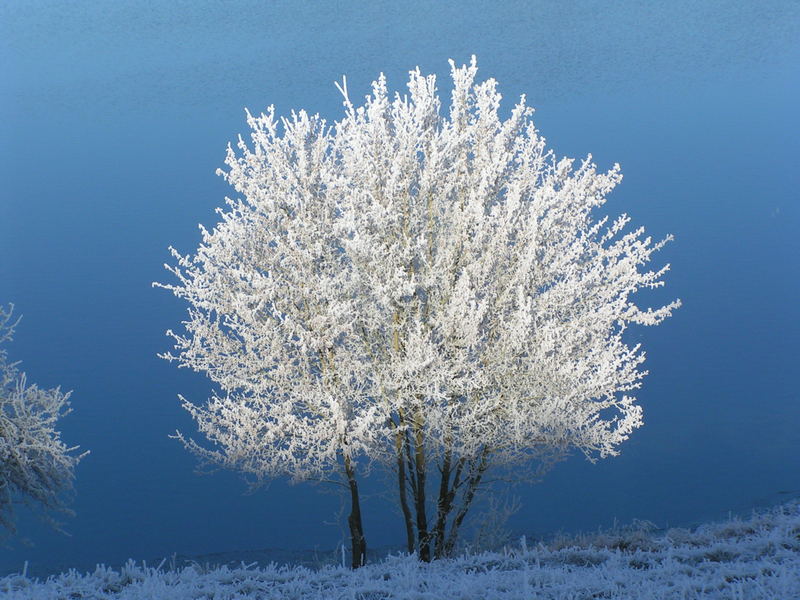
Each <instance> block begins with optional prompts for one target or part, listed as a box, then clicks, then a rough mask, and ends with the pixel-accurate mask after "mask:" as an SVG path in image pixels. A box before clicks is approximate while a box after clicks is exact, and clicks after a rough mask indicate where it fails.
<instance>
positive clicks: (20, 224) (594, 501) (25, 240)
mask: <svg viewBox="0 0 800 600" xmlns="http://www.w3.org/2000/svg"><path fill="white" fill-rule="evenodd" d="M565 4H567V5H566V6H565ZM606 4H607V3H604V2H587V1H582V2H574V3H554V2H553V3H550V2H510V1H509V2H498V3H492V4H491V9H488V8H487V7H488V6H489V5H490V4H489V3H486V2H463V1H462V2H433V3H429V2H406V3H393V2H392V3H390V2H385V3H384V2H328V3H319V4H317V3H305V2H231V3H222V2H188V1H187V2H162V3H160V2H121V3H101V2H82V3H77V4H75V5H68V4H65V3H56V2H36V1H31V2H10V3H6V4H4V5H3V6H2V7H0V70H1V72H2V78H0V80H1V81H2V83H0V86H2V89H1V90H0V111H2V112H0V181H2V188H0V303H3V304H5V303H8V302H13V303H14V304H15V305H16V312H17V314H21V315H22V316H23V320H22V322H21V323H20V325H19V327H18V329H17V334H16V339H15V341H14V342H13V344H12V345H11V346H10V347H9V352H10V355H11V358H12V359H15V360H22V361H23V363H22V368H23V370H25V371H26V372H27V373H28V377H29V379H30V380H31V381H35V382H37V383H39V384H41V385H43V386H56V385H60V386H62V388H63V389H67V390H70V389H71V390H74V394H73V399H72V405H73V408H74V413H73V414H72V415H70V416H69V417H68V418H66V419H65V420H64V421H63V424H62V430H63V436H64V438H65V440H66V441H67V442H68V443H71V444H79V445H80V446H81V447H82V448H85V449H88V450H90V451H91V455H90V456H88V457H87V458H86V459H85V460H84V462H83V463H82V464H81V465H79V467H78V470H77V486H76V487H77V496H76V499H75V502H74V503H73V507H74V508H75V510H76V511H77V513H78V515H77V517H75V518H73V519H70V520H69V521H68V522H67V529H68V531H69V532H70V533H71V534H72V536H71V537H65V536H62V535H60V534H57V533H54V532H51V531H49V530H48V529H47V528H46V527H44V526H43V525H41V524H39V523H38V522H37V521H36V519H35V518H33V517H31V516H30V515H26V514H24V513H22V515H21V517H22V518H21V522H20V529H21V534H22V537H26V538H28V540H29V542H31V543H32V544H33V545H32V546H26V545H24V544H22V543H21V542H20V540H17V541H15V542H14V543H13V545H12V549H11V550H6V551H4V552H3V553H2V558H0V571H8V570H11V569H16V568H19V565H20V564H21V563H22V561H24V560H26V559H28V560H31V561H32V562H33V563H36V564H41V565H44V564H61V565H70V564H87V565H88V564H93V563H95V562H106V563H109V562H110V563H115V562H120V561H123V560H125V559H127V558H129V557H131V558H136V559H143V558H144V559H150V558H154V557H158V556H165V555H169V554H171V553H172V552H179V553H188V554H201V553H206V552H221V551H231V550H244V549H257V548H265V547H285V548H313V547H319V548H331V547H333V546H335V545H336V544H337V543H338V542H339V541H340V540H341V539H342V535H343V531H344V530H343V525H340V524H333V525H331V524H325V523H332V522H333V523H336V522H337V514H338V512H339V508H340V503H339V500H338V498H337V497H336V496H335V495H332V494H324V493H319V492H320V490H321V488H319V487H315V486H311V485H300V486H288V485H287V484H286V483H285V482H282V481H276V482H274V483H273V484H272V485H271V486H270V487H269V488H268V489H266V490H262V491H260V492H258V493H256V494H252V495H245V494H244V492H245V490H246V488H245V485H244V484H243V483H242V482H241V481H240V480H239V478H238V477H237V476H236V475H235V474H232V473H216V474H213V475H209V476H198V475H196V474H195V473H194V472H193V471H194V467H195V465H196V461H195V459H194V458H193V457H192V456H191V455H189V454H188V453H186V452H185V451H184V450H183V448H182V447H181V446H180V444H179V443H178V442H176V441H175V440H171V439H169V437H168V436H169V435H170V434H171V433H173V432H174V431H175V429H181V430H182V431H187V432H193V431H194V428H193V424H192V422H191V420H190V419H189V417H188V416H187V415H186V414H185V412H184V411H183V410H182V409H181V407H180V405H179V402H178V400H177V394H178V393H181V394H183V395H185V396H187V397H189V398H191V399H193V400H196V401H198V402H200V401H202V400H203V399H204V398H206V397H207V396H208V395H209V391H210V383H209V382H208V381H207V380H205V379H204V378H203V377H202V376H201V375H197V374H193V373H188V372H186V371H185V370H181V371H179V370H178V369H176V368H175V365H170V364H168V363H166V362H164V361H162V360H160V359H158V358H157V357H156V353H157V352H163V351H165V350H167V349H168V348H169V347H170V341H169V339H168V338H167V337H166V336H165V335H164V331H165V330H166V329H168V328H175V327H177V326H178V324H179V322H180V321H181V319H182V318H183V316H184V313H185V309H186V307H185V306H184V305H183V304H181V302H180V301H178V300H177V299H175V298H174V297H172V296H170V295H169V294H168V293H166V292H165V291H164V290H157V289H152V288H151V287H150V284H151V282H152V281H166V280H168V278H169V274H168V273H166V271H164V270H163V267H162V265H163V263H164V262H171V259H170V257H169V254H168V252H167V246H169V245H173V246H175V247H176V248H177V249H178V250H180V251H181V252H184V253H188V252H192V251H193V250H194V249H195V248H196V246H197V244H198V242H199V232H198V229H197V224H198V223H203V224H204V225H206V226H207V227H210V226H213V224H214V223H215V221H216V215H215V214H214V212H213V209H214V208H215V207H216V206H219V205H221V204H222V202H223V199H224V196H225V195H226V194H229V193H230V191H229V190H228V188H227V186H226V185H225V183H224V181H222V179H221V178H219V177H217V176H216V175H215V174H214V172H215V170H216V168H218V167H220V166H222V163H223V159H224V151H225V146H226V144H227V142H228V141H229V140H233V139H235V138H236V135H237V134H239V133H246V131H245V128H246V124H245V122H244V111H243V109H244V107H245V106H246V107H248V108H250V109H251V110H252V111H259V110H262V109H263V108H265V107H266V106H267V105H269V104H274V105H275V106H276V110H277V112H278V113H279V114H285V113H287V112H288V111H289V110H291V109H292V108H305V109H307V110H309V111H311V112H319V113H320V114H321V115H323V116H324V117H326V118H327V119H328V120H329V121H332V120H335V119H338V118H339V116H340V115H341V110H342V109H341V98H340V96H339V93H338V92H337V90H336V89H335V87H334V85H333V82H334V81H335V80H340V79H341V76H342V75H343V74H344V75H347V78H348V86H349V88H350V91H351V97H352V98H358V97H361V96H363V95H364V94H366V93H368V91H369V83H370V81H372V80H373V79H374V78H375V77H377V75H378V73H380V72H385V73H386V74H387V77H388V79H389V86H390V88H391V89H398V90H402V89H403V87H404V85H405V81H406V78H407V72H408V71H409V70H410V69H413V68H414V67H415V66H417V65H419V66H420V67H421V69H422V70H423V72H426V73H430V72H433V73H436V74H438V76H439V82H440V90H441V92H442V95H443V96H444V95H446V94H447V85H448V83H447V79H448V77H447V74H448V65H447V59H448V58H453V59H455V60H456V61H457V62H467V61H468V60H469V57H470V55H471V54H476V55H477V56H478V66H479V69H480V70H479V77H478V78H479V79H483V78H486V77H494V78H496V79H497V80H498V81H499V84H500V91H501V92H502V93H503V95H504V98H505V104H504V110H506V111H508V110H510V107H511V106H512V105H513V103H514V102H515V101H516V99H517V98H518V96H519V95H520V94H522V93H525V94H526V95H527V98H528V103H529V104H530V105H532V106H534V107H535V108H536V110H537V112H536V114H535V117H534V118H535V122H536V123H537V127H538V128H539V129H540V130H541V132H542V134H543V135H544V136H545V137H546V138H547V139H548V143H549V145H550V147H552V148H553V149H554V150H555V151H556V153H557V154H559V155H567V156H575V157H583V156H585V155H586V154H587V153H589V152H591V153H592V154H593V156H594V160H595V162H597V163H598V165H599V166H600V167H601V168H609V167H610V166H611V165H612V164H613V163H615V162H619V163H620V164H621V165H622V171H623V174H624V176H625V179H624V181H623V183H622V184H621V186H619V187H618V188H617V189H616V190H615V191H614V192H613V194H612V196H611V197H610V198H609V202H608V204H607V205H606V210H607V212H608V213H609V214H611V215H616V214H619V213H621V212H628V213H629V214H631V216H632V217H633V225H640V224H641V225H644V226H645V227H646V228H647V230H648V231H649V232H650V233H651V234H652V235H653V236H654V237H655V238H660V237H663V236H664V235H666V234H668V233H672V234H674V235H675V238H676V240H675V242H673V243H671V244H669V245H668V246H667V247H666V248H665V249H664V250H663V251H661V252H660V253H658V254H657V255H656V257H655V264H661V263H662V262H669V263H671V264H672V271H671V272H670V274H669V275H668V276H667V286H666V288H665V289H664V290H663V291H659V292H658V294H652V295H651V296H648V297H647V299H648V300H651V301H652V303H653V304H655V303H656V302H659V301H662V303H663V301H666V300H670V299H672V298H675V297H679V298H681V299H682V301H683V303H684V306H683V307H682V308H681V309H680V310H679V311H678V312H677V313H676V314H675V316H674V317H672V318H671V319H669V320H667V321H666V322H665V323H664V324H663V325H661V326H659V327H657V328H649V329H646V330H639V331H636V332H634V334H633V335H634V336H635V337H636V338H638V339H640V340H641V342H642V343H643V346H644V348H645V350H646V351H647V353H648V360H647V363H646V366H647V368H648V369H649V370H650V375H649V376H648V377H647V379H646V380H645V385H644V388H643V389H642V391H641V393H640V394H638V396H639V398H640V401H641V404H642V406H643V407H644V411H645V426H644V427H643V428H641V429H640V430H638V431H637V432H635V434H634V436H633V437H632V438H631V440H629V442H627V443H626V444H625V445H624V446H623V447H622V455H621V456H620V457H618V458H614V459H608V460H605V461H602V462H600V463H598V464H595V465H592V464H589V463H588V462H586V461H585V460H584V459H583V458H581V457H575V458H574V459H572V460H570V461H568V462H566V463H564V464H561V465H559V466H558V467H557V468H556V469H555V470H554V471H552V472H551V473H550V474H548V475H547V477H546V478H545V479H544V480H543V481H542V482H541V483H539V484H537V485H523V486H520V487H517V488H515V489H514V490H513V493H514V494H516V495H518V496H519V497H520V498H521V501H522V509H521V510H520V511H519V512H518V513H517V514H516V515H514V517H513V518H512V519H511V521H510V523H509V526H510V527H512V528H514V529H515V530H516V531H519V532H527V533H529V534H536V533H539V534H541V533H545V532H551V531H555V530H558V529H564V530H570V531H574V530H579V529H595V528H596V527H597V526H599V525H603V526H609V525H611V523H612V522H613V520H614V519H617V520H618V521H621V522H626V521H630V520H631V519H633V518H642V519H649V520H651V521H654V522H655V523H657V524H658V525H666V524H667V523H669V524H678V523H680V524H689V523H692V522H696V521H699V520H702V519H706V518H714V517H720V516H724V515H727V513H728V511H747V510H749V509H750V508H751V507H753V506H757V505H764V504H771V503H774V502H778V501H780V500H781V499H782V498H786V497H790V496H792V495H794V496H796V495H798V494H800V479H798V473H800V452H798V451H797V450H798V447H799V446H800V402H798V400H800V398H799V397H798V392H797V386H796V383H795V382H794V381H793V375H794V373H795V372H796V369H797V362H798V351H797V343H796V340H797V339H798V335H800V318H798V317H800V314H799V311H798V302H797V298H798V292H800V283H798V282H799V281H800V269H799V268H798V267H799V266H800V243H798V236H797V232H798V225H800V210H798V201H799V200H800V198H798V192H797V190H798V189H800V169H798V168H797V156H798V153H799V152H798V151H800V147H799V143H798V136H797V131H798V125H800V122H799V119H798V115H797V110H796V107H797V103H798V99H799V98H800V71H798V69H797V64H800V63H798V60H799V59H800V7H798V5H797V3H793V2H760V3H749V2H743V3H738V4H737V3H727V2H713V1H712V2H680V1H679V2H672V3H664V4H665V5H664V6H661V5H660V4H659V5H656V3H648V2H621V3H616V4H615V5H614V7H613V8H609V7H608V6H606ZM667 4H668V5H667ZM382 489H383V486H382V481H381V479H380V478H375V479H374V480H372V481H370V482H369V483H368V484H367V485H366V492H367V499H366V503H367V504H366V506H365V510H366V512H367V515H366V522H365V527H366V533H367V536H368V542H369V543H370V544H371V545H373V546H376V545H383V544H394V543H401V542H402V539H403V537H402V536H403V531H402V523H401V521H400V519H399V518H398V517H397V515H396V514H395V512H394V509H393V508H392V504H391V502H390V501H388V500H386V499H385V498H383V497H382V496H381V495H380V492H381V491H382ZM781 492H786V493H781Z"/></svg>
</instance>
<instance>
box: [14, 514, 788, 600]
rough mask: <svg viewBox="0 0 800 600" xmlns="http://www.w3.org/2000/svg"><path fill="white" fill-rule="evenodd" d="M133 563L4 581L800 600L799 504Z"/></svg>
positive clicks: (328, 592) (233, 590) (90, 589)
mask: <svg viewBox="0 0 800 600" xmlns="http://www.w3.org/2000/svg"><path fill="white" fill-rule="evenodd" d="M165 565H166V561H164V562H162V564H161V565H159V566H158V567H155V568H154V567H148V566H147V565H141V566H140V565H137V564H135V563H134V562H133V561H131V562H129V563H128V564H127V565H125V566H124V567H123V568H122V569H120V570H119V571H116V570H113V569H110V568H107V567H104V566H98V567H97V569H96V570H95V571H94V573H88V574H85V575H82V574H80V573H78V572H77V571H74V570H73V571H70V572H67V573H63V574H61V575H58V576H54V577H50V578H48V579H47V580H45V581H40V580H31V579H29V578H28V577H26V576H25V575H24V574H16V575H9V576H7V577H5V578H3V579H0V593H2V594H3V597H4V598H7V600H23V599H37V600H39V599H42V600H45V599H53V600H55V599H61V598H70V599H83V598H86V599H89V598H92V599H94V598H97V599H101V598H114V599H123V598H124V599H130V600H139V599H142V600H143V599H148V600H149V599H153V598H158V599H160V600H184V599H185V600H189V599H192V600H194V599H198V598H209V599H215V600H216V599H219V600H222V599H234V598H245V599H246V598H258V599H272V598H275V599H278V598H280V599H282V600H283V599H301V598H302V599H308V600H316V599H319V600H322V599H325V600H328V599H336V598H342V599H344V598H346V599H348V600H353V599H359V600H380V599H396V600H411V599H415V600H417V599H419V600H422V599H426V600H433V599H438V598H442V599H460V600H466V599H473V598H474V599H476V600H477V599H480V600H488V599H504V600H505V599H509V600H510V599H512V598H513V599H517V598H519V599H523V598H525V599H533V598H535V599H559V600H562V599H571V600H579V599H580V600H583V599H587V600H589V599H594V598H603V599H609V600H617V599H619V600H621V599H623V598H625V599H641V598H648V599H667V598H670V599H671V598H675V599H679V598H680V599H689V598H708V599H712V598H715V599H723V598H724V599H726V600H728V599H731V600H735V599H742V600H745V599H746V600H758V599H765V600H766V599H770V600H773V599H776V598H780V599H791V598H800V502H798V501H794V502H791V503H789V504H785V505H783V506H780V507H778V508H775V509H772V510H771V511H769V512H765V513H762V514H758V515H753V516H752V517H751V518H749V519H745V520H740V519H732V520H729V521H727V522H724V523H718V524H713V525H704V526H701V527H699V528H697V529H694V530H691V531H690V530H688V529H669V530H667V531H664V532H660V533H658V534H655V533H653V532H652V528H651V527H650V526H649V524H648V523H637V524H635V526H634V527H629V528H625V529H622V530H619V531H613V532H607V533H599V534H594V535H591V536H587V535H583V536H578V537H573V538H570V539H566V538H564V539H559V540H555V541H551V542H550V543H549V544H547V545H546V546H545V545H544V544H541V543H539V544H536V545H533V544H531V545H530V546H529V545H528V544H526V542H525V539H524V538H522V539H520V540H519V542H518V543H517V544H516V545H515V547H506V548H504V549H502V550H501V551H499V552H490V553H483V554H477V555H470V556H462V557H461V558H456V559H446V560H439V561H434V562H433V563H422V562H420V561H418V560H417V559H416V558H415V557H414V556H390V557H389V558H387V559H385V560H384V561H382V562H380V563H377V564H374V565H368V566H366V567H365V568H362V569H357V570H355V571H353V570H350V569H348V568H343V567H341V566H326V567H323V568H321V569H318V570H312V569H307V568H305V567H291V566H277V565H275V564H270V565H267V566H265V567H260V568H259V567H257V566H256V565H255V564H252V565H245V564H241V565H240V566H238V567H230V566H222V567H215V568H210V567H202V566H201V565H198V564H191V565H189V566H185V567H183V568H175V567H174V566H173V567H172V568H170V567H169V566H166V567H165Z"/></svg>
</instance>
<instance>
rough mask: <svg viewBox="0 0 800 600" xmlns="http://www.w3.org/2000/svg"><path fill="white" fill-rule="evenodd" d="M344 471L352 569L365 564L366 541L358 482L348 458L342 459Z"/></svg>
mask: <svg viewBox="0 0 800 600" xmlns="http://www.w3.org/2000/svg"><path fill="white" fill-rule="evenodd" d="M344 470H345V474H346V475H347V484H348V486H349V487H350V516H349V517H347V523H348V525H350V543H351V546H352V551H353V568H354V569H357V568H358V567H363V566H364V565H365V564H366V563H367V540H366V539H365V538H364V527H363V525H362V524H361V503H360V502H359V499H358V482H357V481H356V477H355V471H354V470H353V465H352V464H351V462H350V457H349V456H345V457H344Z"/></svg>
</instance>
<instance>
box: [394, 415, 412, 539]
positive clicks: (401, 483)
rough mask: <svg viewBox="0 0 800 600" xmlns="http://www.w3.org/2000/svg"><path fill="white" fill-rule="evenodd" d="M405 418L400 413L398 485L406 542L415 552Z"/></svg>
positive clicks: (396, 451)
mask: <svg viewBox="0 0 800 600" xmlns="http://www.w3.org/2000/svg"><path fill="white" fill-rule="evenodd" d="M402 425H403V418H402V414H401V415H400V426H401V427H398V429H397V437H396V438H395V447H394V449H395V453H396V454H397V486H398V491H399V493H400V508H401V509H402V511H403V521H404V522H405V525H406V544H407V547H408V553H409V554H411V553H413V552H414V524H413V522H412V520H411V509H410V508H409V506H408V496H407V494H406V462H405V456H404V452H403V441H404V439H405V435H404V433H403V430H402Z"/></svg>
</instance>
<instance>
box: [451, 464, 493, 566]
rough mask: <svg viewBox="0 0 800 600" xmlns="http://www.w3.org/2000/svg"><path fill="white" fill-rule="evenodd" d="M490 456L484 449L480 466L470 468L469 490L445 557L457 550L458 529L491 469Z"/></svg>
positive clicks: (458, 514)
mask: <svg viewBox="0 0 800 600" xmlns="http://www.w3.org/2000/svg"><path fill="white" fill-rule="evenodd" d="M488 456H489V451H488V450H486V449H485V448H484V450H483V452H482V453H481V458H480V462H479V463H478V465H474V463H473V466H472V467H471V468H470V475H469V479H468V480H467V489H466V491H465V492H464V499H463V500H462V502H461V507H460V508H459V510H458V512H457V513H456V516H455V518H454V519H453V524H452V525H451V526H450V535H449V536H448V538H447V542H446V543H445V546H444V555H445V556H452V554H453V551H454V550H455V547H456V540H457V539H458V528H459V527H461V523H463V522H464V517H466V516H467V512H468V511H469V507H470V505H471V504H472V501H473V499H474V498H475V492H477V490H478V486H479V485H480V483H481V479H483V474H484V473H485V472H486V469H488V468H489V463H488V460H487V459H488Z"/></svg>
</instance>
